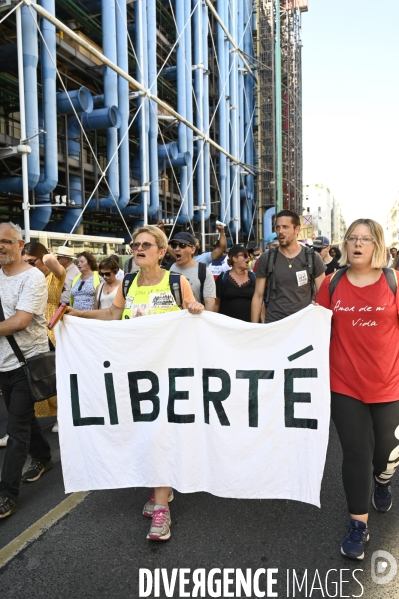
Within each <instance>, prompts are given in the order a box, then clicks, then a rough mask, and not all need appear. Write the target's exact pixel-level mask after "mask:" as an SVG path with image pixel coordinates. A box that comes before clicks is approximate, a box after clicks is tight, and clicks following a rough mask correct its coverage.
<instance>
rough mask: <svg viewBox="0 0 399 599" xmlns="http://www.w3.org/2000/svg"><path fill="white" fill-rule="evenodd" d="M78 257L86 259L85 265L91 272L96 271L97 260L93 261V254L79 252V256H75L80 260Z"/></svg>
mask: <svg viewBox="0 0 399 599" xmlns="http://www.w3.org/2000/svg"><path fill="white" fill-rule="evenodd" d="M80 256H83V258H86V260H87V263H88V265H89V266H90V268H91V270H93V271H94V270H98V266H97V260H96V259H95V257H94V256H93V254H91V253H90V252H80V254H77V255H76V258H80Z"/></svg>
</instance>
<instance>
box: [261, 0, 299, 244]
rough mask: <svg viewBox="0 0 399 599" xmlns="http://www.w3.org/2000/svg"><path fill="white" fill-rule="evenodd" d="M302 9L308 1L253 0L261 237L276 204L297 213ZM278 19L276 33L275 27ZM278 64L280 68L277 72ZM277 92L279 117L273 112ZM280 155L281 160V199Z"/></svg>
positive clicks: (268, 230) (276, 112) (267, 228)
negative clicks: (279, 102)
mask: <svg viewBox="0 0 399 599" xmlns="http://www.w3.org/2000/svg"><path fill="white" fill-rule="evenodd" d="M277 11H279V12H278V13H277ZM305 11H307V0H258V27H257V35H258V37H257V55H258V56H257V57H258V61H259V70H258V123H259V127H258V132H257V148H258V162H257V165H258V172H259V176H258V205H259V211H260V217H259V223H260V233H259V235H260V237H263V238H265V237H266V236H267V234H268V233H269V232H271V227H272V224H271V218H272V216H273V214H274V210H275V208H277V209H290V210H295V211H296V212H298V213H299V214H302V103H301V98H302V80H301V45H302V44H301V13H302V12H305ZM278 22H279V23H280V31H279V32H277V30H276V27H277V25H276V24H277V23H278ZM277 33H279V36H277ZM277 37H279V40H280V44H278V42H277V46H276V38H277ZM278 52H280V56H278ZM280 62H281V72H276V69H277V68H278V66H277V65H278V64H279V63H280ZM280 93H281V116H279V111H278V100H279V94H280ZM279 136H280V139H281V147H279V143H278V140H279ZM279 152H281V155H280V156H279ZM279 158H280V159H281V161H282V173H281V182H280V184H281V192H280V193H281V198H280V197H279V195H280V193H279V173H278V159H279Z"/></svg>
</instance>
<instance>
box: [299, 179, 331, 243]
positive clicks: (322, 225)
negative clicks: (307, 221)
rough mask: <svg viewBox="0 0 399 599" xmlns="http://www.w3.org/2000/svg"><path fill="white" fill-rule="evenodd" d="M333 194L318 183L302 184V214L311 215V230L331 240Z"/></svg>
mask: <svg viewBox="0 0 399 599" xmlns="http://www.w3.org/2000/svg"><path fill="white" fill-rule="evenodd" d="M332 208H333V196H332V194H331V192H330V190H329V188H328V187H327V186H325V185H322V184H320V183H315V184H312V185H304V186H303V215H304V217H305V216H307V215H311V216H312V222H313V232H314V233H315V234H316V235H324V236H325V237H328V239H330V240H331V214H332Z"/></svg>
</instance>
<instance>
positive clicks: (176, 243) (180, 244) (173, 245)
mask: <svg viewBox="0 0 399 599" xmlns="http://www.w3.org/2000/svg"><path fill="white" fill-rule="evenodd" d="M187 246H188V247H190V248H192V247H194V246H192V245H191V243H183V242H182V241H171V242H170V247H171V248H173V249H174V250H175V249H176V248H177V247H179V248H180V249H181V250H184V248H186V247H187Z"/></svg>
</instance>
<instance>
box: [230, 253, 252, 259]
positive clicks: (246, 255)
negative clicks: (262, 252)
mask: <svg viewBox="0 0 399 599" xmlns="http://www.w3.org/2000/svg"><path fill="white" fill-rule="evenodd" d="M233 255H235V256H242V257H243V258H245V260H246V259H247V258H249V254H248V252H238V254H233Z"/></svg>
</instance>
